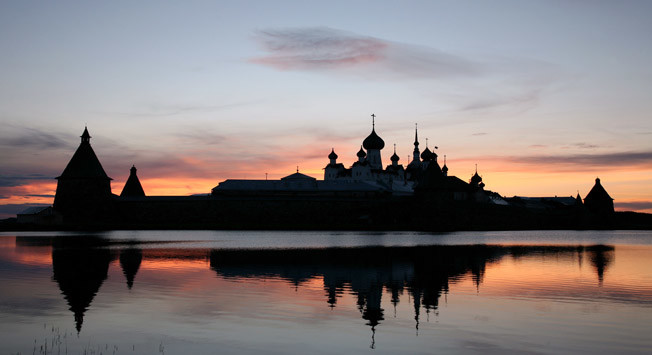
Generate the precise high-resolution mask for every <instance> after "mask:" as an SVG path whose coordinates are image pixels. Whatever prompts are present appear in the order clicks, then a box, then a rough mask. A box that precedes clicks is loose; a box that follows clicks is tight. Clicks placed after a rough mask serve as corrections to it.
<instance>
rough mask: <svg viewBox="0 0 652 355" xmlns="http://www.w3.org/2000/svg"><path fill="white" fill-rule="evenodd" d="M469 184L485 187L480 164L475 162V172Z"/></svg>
mask: <svg viewBox="0 0 652 355" xmlns="http://www.w3.org/2000/svg"><path fill="white" fill-rule="evenodd" d="M469 184H470V185H471V186H472V187H479V188H484V183H483V182H482V177H481V176H480V175H478V164H475V174H473V176H471V180H469Z"/></svg>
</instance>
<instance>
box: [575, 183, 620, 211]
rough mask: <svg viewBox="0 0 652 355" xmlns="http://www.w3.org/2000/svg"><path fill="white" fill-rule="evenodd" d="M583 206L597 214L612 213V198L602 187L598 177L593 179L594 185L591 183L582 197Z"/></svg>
mask: <svg viewBox="0 0 652 355" xmlns="http://www.w3.org/2000/svg"><path fill="white" fill-rule="evenodd" d="M578 195H579V194H578ZM584 206H586V209H588V210H589V211H590V212H592V213H594V214H597V215H608V214H611V213H614V199H613V198H611V196H609V194H608V193H607V190H605V189H604V187H603V186H602V184H601V183H600V178H596V179H595V185H593V188H591V191H589V193H588V194H587V195H586V197H585V198H584Z"/></svg>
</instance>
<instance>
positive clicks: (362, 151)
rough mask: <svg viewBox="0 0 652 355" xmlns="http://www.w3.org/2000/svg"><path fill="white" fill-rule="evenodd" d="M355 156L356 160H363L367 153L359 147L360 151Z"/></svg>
mask: <svg viewBox="0 0 652 355" xmlns="http://www.w3.org/2000/svg"><path fill="white" fill-rule="evenodd" d="M356 155H357V156H358V158H364V157H366V156H367V153H365V151H364V149H362V147H360V150H359V151H358V154H356Z"/></svg>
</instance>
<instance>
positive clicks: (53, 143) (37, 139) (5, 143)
mask: <svg viewBox="0 0 652 355" xmlns="http://www.w3.org/2000/svg"><path fill="white" fill-rule="evenodd" d="M3 131H4V132H3V134H1V135H0V138H1V139H0V146H2V147H6V148H9V149H12V150H15V149H21V148H26V149H30V148H33V149H69V148H71V147H72V146H73V144H72V143H71V142H70V141H69V140H67V138H68V137H67V136H66V135H64V134H60V133H58V132H49V131H46V130H43V129H38V128H32V127H23V126H16V125H9V124H4V129H3Z"/></svg>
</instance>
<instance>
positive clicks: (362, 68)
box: [251, 27, 481, 79]
mask: <svg viewBox="0 0 652 355" xmlns="http://www.w3.org/2000/svg"><path fill="white" fill-rule="evenodd" d="M255 39H256V40H257V42H258V43H259V44H260V45H261V46H262V47H263V48H264V49H265V50H266V51H267V55H265V56H262V57H258V58H253V59H251V61H252V62H253V63H257V64H261V65H265V66H269V67H272V68H275V69H278V70H307V71H315V70H316V71H334V70H340V71H341V70H353V72H354V73H357V74H359V75H362V76H368V77H370V78H371V77H373V78H381V79H392V78H402V79H404V78H411V79H421V78H424V77H426V78H441V77H457V76H468V75H475V74H477V73H479V72H480V71H481V69H480V66H479V65H478V64H476V63H473V62H472V61H470V60H467V59H464V58H462V57H459V56H456V55H453V54H449V53H446V52H443V51H440V50H437V49H433V48H426V47H420V46H415V45H409V44H404V43H397V42H392V41H387V40H384V39H380V38H375V37H370V36H362V35H358V34H355V33H351V32H345V31H340V30H335V29H332V28H327V27H313V28H294V29H270V30H263V31H259V32H257V33H256V35H255Z"/></svg>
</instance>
